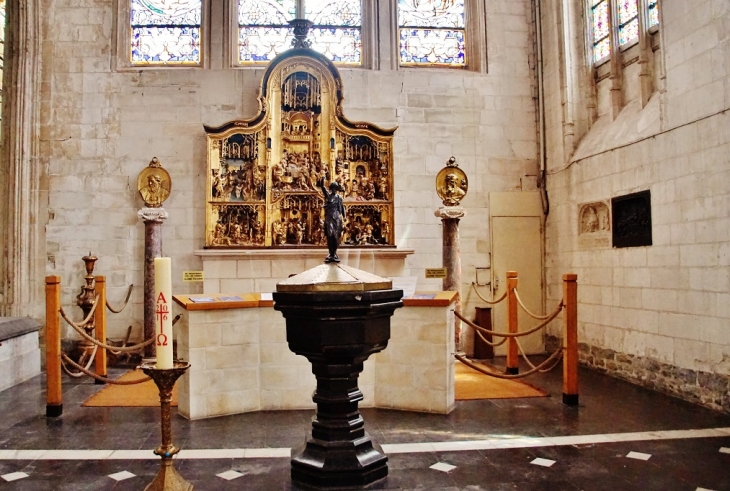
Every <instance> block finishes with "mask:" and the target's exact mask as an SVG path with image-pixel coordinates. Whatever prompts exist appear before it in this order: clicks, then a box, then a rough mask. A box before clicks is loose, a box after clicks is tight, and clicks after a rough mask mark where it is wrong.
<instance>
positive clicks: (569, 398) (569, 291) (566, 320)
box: [563, 273, 578, 406]
mask: <svg viewBox="0 0 730 491" xmlns="http://www.w3.org/2000/svg"><path fill="white" fill-rule="evenodd" d="M563 300H564V301H565V312H564V313H563V348H564V352H563V404H567V405H569V406H577V405H578V275H577V274H574V273H567V274H564V275H563Z"/></svg>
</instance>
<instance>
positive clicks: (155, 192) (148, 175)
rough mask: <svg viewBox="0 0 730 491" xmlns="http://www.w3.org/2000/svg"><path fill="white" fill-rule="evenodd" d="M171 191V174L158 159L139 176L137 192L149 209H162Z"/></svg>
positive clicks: (155, 158)
mask: <svg viewBox="0 0 730 491" xmlns="http://www.w3.org/2000/svg"><path fill="white" fill-rule="evenodd" d="M171 189H172V180H171V179H170V174H169V173H168V172H167V171H166V170H165V169H163V168H162V165H161V164H160V161H159V160H157V157H154V158H153V159H152V161H151V162H150V165H149V166H148V167H146V168H145V169H143V170H142V172H140V173H139V176H137V190H139V195H140V196H141V197H142V200H143V201H144V204H145V206H147V207H148V208H159V207H161V206H162V202H163V201H165V200H166V199H167V198H168V197H169V196H170V190H171Z"/></svg>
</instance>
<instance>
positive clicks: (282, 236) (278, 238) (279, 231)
mask: <svg viewBox="0 0 730 491" xmlns="http://www.w3.org/2000/svg"><path fill="white" fill-rule="evenodd" d="M271 235H272V236H273V238H274V244H275V245H282V244H283V243H285V242H286V232H284V224H283V223H282V221H281V220H274V223H272V224H271Z"/></svg>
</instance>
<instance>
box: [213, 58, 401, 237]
mask: <svg viewBox="0 0 730 491" xmlns="http://www.w3.org/2000/svg"><path fill="white" fill-rule="evenodd" d="M342 102H343V91H342V80H341V78H340V75H339V72H338V71H337V69H336V68H335V66H334V65H333V64H332V63H331V62H330V61H329V60H328V59H327V58H325V57H324V56H322V55H320V54H319V53H317V52H315V51H312V50H310V49H307V48H297V49H291V50H289V51H287V52H285V53H282V54H281V55H280V56H278V57H277V58H275V59H274V60H273V61H272V62H271V64H270V65H269V67H268V69H267V70H266V72H265V73H264V76H263V78H262V82H261V88H260V96H259V113H258V114H257V115H256V116H255V117H254V118H252V119H248V120H237V121H231V122H229V123H226V124H224V125H222V126H220V127H217V128H212V127H208V126H206V127H205V130H206V133H207V138H208V176H207V206H206V235H205V236H206V239H205V245H206V248H262V247H267V248H268V247H270V248H277V247H288V248H291V247H314V246H317V247H321V246H324V245H326V240H325V237H324V231H323V220H324V214H323V211H322V205H323V202H324V198H323V195H322V191H321V190H320V189H319V184H320V183H322V182H325V183H328V182H329V181H331V180H336V181H338V182H339V183H340V185H341V186H342V187H343V188H344V193H343V200H344V203H345V208H346V221H345V231H344V233H343V237H342V240H341V244H342V246H343V247H347V246H358V247H367V246H372V247H387V246H392V245H394V237H393V230H394V221H393V215H394V210H393V203H394V190H393V133H394V132H395V128H391V129H383V128H380V127H378V126H376V125H374V124H370V123H361V122H358V123H353V122H351V121H349V120H347V119H346V118H345V117H344V116H343V114H342Z"/></svg>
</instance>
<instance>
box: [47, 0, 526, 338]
mask: <svg viewBox="0 0 730 491" xmlns="http://www.w3.org/2000/svg"><path fill="white" fill-rule="evenodd" d="M115 4H116V2H114V1H112V0H73V1H72V0H56V1H53V2H49V3H48V4H47V5H44V9H43V16H44V17H43V19H42V21H43V26H44V27H43V39H42V40H41V43H42V52H43V75H42V81H43V84H42V91H41V94H40V97H41V114H40V152H41V153H40V158H39V165H41V166H42V167H43V170H44V178H43V186H45V185H46V184H47V188H48V203H47V208H48V216H45V215H44V216H40V217H37V218H38V220H39V221H40V222H41V223H42V224H43V225H45V234H46V235H45V237H44V238H43V241H44V243H45V249H46V251H47V256H48V261H47V265H46V274H57V275H60V276H61V278H62V282H63V285H64V288H63V304H64V305H65V306H67V307H66V310H67V311H75V310H77V309H72V308H71V306H72V305H73V302H74V296H75V295H76V294H77V293H78V290H79V287H80V286H81V284H82V282H83V280H82V278H83V263H82V261H81V257H82V256H83V255H85V254H87V253H88V252H89V251H91V252H93V253H94V254H97V255H98V256H99V257H100V259H99V261H98V263H97V269H96V271H97V274H103V275H106V276H107V285H108V287H109V293H108V298H109V301H110V303H112V304H116V303H118V302H121V300H122V299H123V297H124V293H125V291H126V288H127V285H128V284H130V283H134V284H135V285H137V286H138V288H136V290H135V292H134V294H133V296H132V301H131V302H130V305H129V307H127V309H126V310H125V311H124V312H123V313H122V314H119V315H110V316H109V322H110V326H109V327H110V328H109V333H110V336H111V337H122V336H123V334H124V333H125V332H126V328H127V326H128V325H133V326H134V336H135V337H139V336H140V332H141V323H142V304H141V302H142V288H141V285H142V262H143V238H144V227H143V224H142V223H141V222H140V221H139V220H138V219H137V216H136V211H137V210H138V209H139V208H140V207H141V206H142V202H141V200H140V199H139V198H138V196H137V192H136V177H137V175H138V173H139V172H140V171H141V170H142V169H143V168H144V167H145V166H146V165H147V164H148V162H149V161H150V159H152V157H154V156H156V157H157V158H158V159H159V160H160V161H161V162H162V164H163V166H164V167H165V168H166V169H168V171H169V172H170V174H171V176H172V180H173V186H172V195H171V197H170V199H169V200H168V201H167V202H165V209H166V210H167V211H168V212H169V213H170V218H169V219H168V220H167V221H166V223H165V224H164V226H163V251H164V254H165V255H169V256H171V257H172V258H173V288H174V290H175V293H186V292H190V293H193V292H196V291H200V289H201V288H202V286H201V285H200V284H185V283H183V282H182V278H181V276H182V274H181V273H182V271H184V270H200V269H202V268H201V261H200V259H199V258H197V257H195V256H194V255H193V250H195V249H199V248H201V247H202V246H203V242H204V236H203V234H204V226H205V220H204V201H205V175H206V172H205V169H206V162H205V134H204V131H203V125H204V124H208V125H218V124H221V123H223V122H226V121H229V120H233V119H237V118H247V117H251V116H252V115H254V114H255V112H256V110H257V103H256V89H257V87H258V86H259V82H260V79H261V76H262V74H263V69H248V68H241V69H233V68H222V67H223V66H224V65H225V63H223V61H222V60H221V59H211V66H212V67H216V68H207V69H179V68H178V69H175V68H168V69H152V70H149V69H146V70H137V71H135V70H130V71H117V70H116V69H115V68H114V67H115V66H116V63H115V57H116V51H115V47H114V44H115V43H114V19H115V16H116V12H115ZM485 5H486V23H487V45H488V48H487V51H488V62H487V63H486V67H487V70H486V73H477V72H472V71H466V70H454V69H430V68H419V69H397V70H395V69H389V68H387V67H383V68H381V69H379V70H373V69H343V70H341V75H342V78H343V81H344V93H345V115H346V116H347V117H348V118H350V119H351V120H355V121H358V120H363V121H371V122H374V123H376V124H379V125H382V126H385V127H390V126H394V125H397V126H399V129H398V131H397V132H396V139H395V176H396V177H395V186H396V193H397V194H396V216H395V220H396V229H395V234H396V240H397V244H398V245H399V246H400V247H404V248H412V249H415V251H416V252H415V254H414V255H413V256H410V258H409V260H408V263H407V268H408V271H407V273H408V274H411V275H417V276H419V277H420V278H423V270H424V268H427V267H440V266H441V229H440V227H441V225H440V222H439V220H438V219H437V218H436V217H434V216H433V210H435V209H436V208H437V207H438V206H439V205H440V203H439V201H438V198H437V196H436V193H435V190H434V187H435V184H434V181H435V176H436V173H437V172H438V170H439V169H440V168H441V167H442V166H443V165H444V164H445V162H446V161H447V159H448V158H449V157H450V156H452V155H454V156H455V157H456V158H457V160H458V162H459V164H460V166H461V167H462V168H463V169H464V170H465V171H466V173H467V174H468V175H469V183H470V189H469V194H468V196H467V197H466V199H465V200H464V202H463V205H464V206H465V207H466V209H467V212H468V215H467V217H466V218H465V219H463V220H462V222H461V238H462V241H461V244H462V254H463V256H462V264H463V278H464V281H465V283H466V284H467V285H468V283H469V282H471V281H472V280H473V278H474V266H475V265H477V266H478V265H480V264H483V263H484V261H483V258H484V256H485V255H486V253H487V252H488V244H489V240H488V237H489V230H488V227H487V225H486V223H487V221H486V217H487V193H488V192H489V191H492V190H499V191H505V190H515V189H519V187H520V185H521V177H522V176H523V175H526V174H531V175H534V174H535V173H536V150H537V145H536V126H535V104H534V101H533V95H534V79H535V77H534V59H533V56H532V53H533V38H532V37H531V32H530V26H531V15H532V14H531V11H530V2H528V1H527V0H489V1H487V2H485ZM386 10H387V9H386ZM219 17H220V16H218V15H215V16H214V17H213V18H214V20H215V19H218V18H219ZM382 26H383V23H381V28H382ZM213 31H214V32H215V33H216V36H217V37H220V36H218V34H219V33H220V32H221V31H220V30H219V29H213ZM218 42H220V39H218ZM380 49H381V51H382V52H383V53H386V52H389V47H388V46H382V47H380ZM218 51H220V50H218ZM382 59H386V57H382ZM383 65H387V63H383ZM44 188H45V187H44ZM419 288H420V289H422V290H424V289H425V290H440V288H441V285H440V281H439V280H429V281H426V280H425V279H420V280H419ZM38 301H39V302H42V299H38ZM78 315H80V311H79V312H78ZM66 334H67V336H71V333H70V332H67V333H66Z"/></svg>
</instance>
